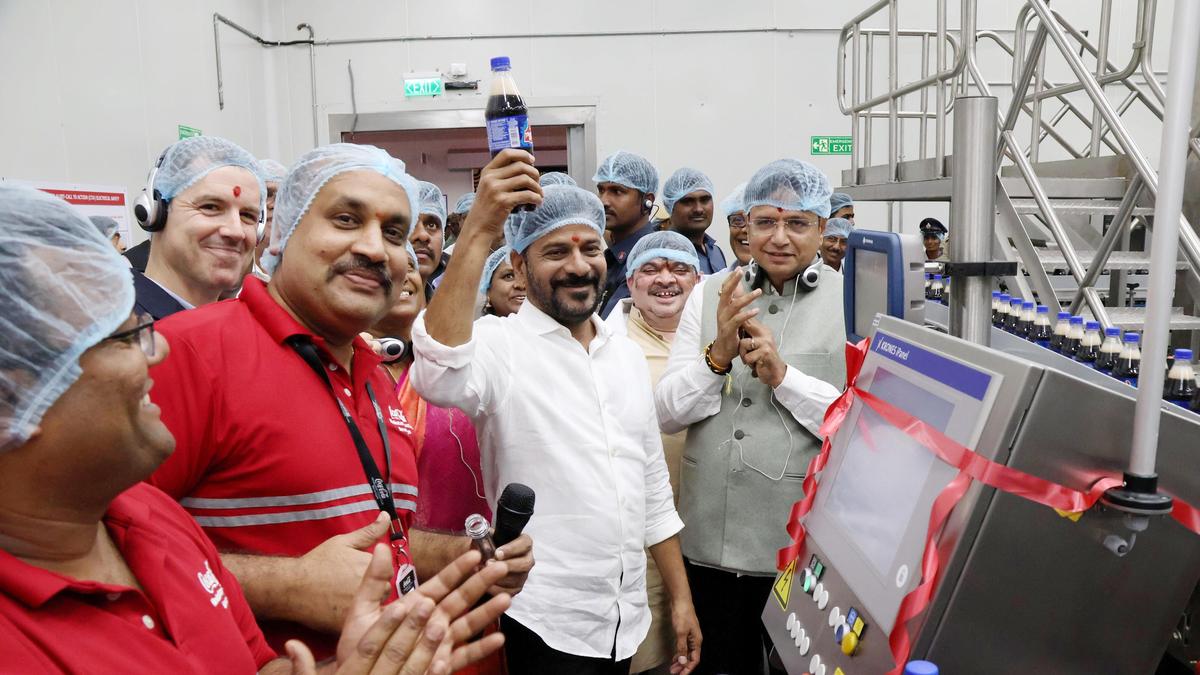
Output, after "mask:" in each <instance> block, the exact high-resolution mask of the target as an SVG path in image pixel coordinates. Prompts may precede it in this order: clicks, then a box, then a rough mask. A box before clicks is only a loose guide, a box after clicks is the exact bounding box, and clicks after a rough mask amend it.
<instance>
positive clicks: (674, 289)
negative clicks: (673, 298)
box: [649, 284, 683, 294]
mask: <svg viewBox="0 0 1200 675" xmlns="http://www.w3.org/2000/svg"><path fill="white" fill-rule="evenodd" d="M649 292H650V293H680V294H682V293H683V287H682V286H680V285H679V284H668V285H662V284H655V285H653V286H651V287H650V291H649Z"/></svg>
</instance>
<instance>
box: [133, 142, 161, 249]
mask: <svg viewBox="0 0 1200 675" xmlns="http://www.w3.org/2000/svg"><path fill="white" fill-rule="evenodd" d="M168 149H169V147H168ZM166 158H167V151H166V150H164V151H163V153H162V154H161V155H159V156H158V160H157V161H155V162H154V166H152V167H150V175H148V176H146V187H144V188H142V194H140V195H138V198H137V199H136V200H134V202H133V219H134V220H136V221H137V224H138V227H140V228H142V229H143V230H145V231H147V232H158V231H160V230H162V229H163V227H164V226H165V225H166V224H167V200H165V199H163V198H162V194H161V193H159V191H158V190H156V189H155V188H154V179H155V178H156V177H157V176H158V170H159V168H161V167H162V163H163V160H165V159H166Z"/></svg>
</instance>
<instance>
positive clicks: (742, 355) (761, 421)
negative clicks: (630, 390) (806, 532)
mask: <svg viewBox="0 0 1200 675" xmlns="http://www.w3.org/2000/svg"><path fill="white" fill-rule="evenodd" d="M830 193H831V190H830V187H829V181H828V179H827V178H826V177H825V175H824V174H822V173H821V172H820V170H819V169H817V168H816V167H814V166H813V165H811V164H807V163H805V162H801V161H798V160H780V161H777V162H772V163H771V164H768V165H767V166H765V167H763V168H762V169H760V170H759V171H758V172H757V173H755V174H754V177H753V178H751V179H750V182H749V184H748V185H747V186H746V190H745V194H744V207H745V211H746V215H747V216H748V219H749V223H748V226H747V231H748V237H749V246H750V253H751V256H752V258H753V260H752V262H751V263H750V265H749V267H748V268H747V270H746V271H745V272H743V270H742V269H741V268H735V269H734V270H732V271H728V272H720V273H718V274H714V275H712V276H710V277H707V278H706V279H705V280H704V281H702V282H701V283H700V285H698V286H697V287H696V289H695V290H694V291H693V292H692V294H691V296H690V297H689V298H688V301H687V304H686V305H685V306H684V310H683V317H682V318H681V319H680V322H679V329H678V332H677V333H676V336H675V341H674V343H673V344H672V345H671V355H670V357H669V358H668V360H667V372H666V373H665V374H664V375H663V376H662V379H661V380H659V383H658V386H657V387H656V388H655V392H654V394H655V396H654V398H655V404H656V406H657V409H658V419H659V422H660V424H661V426H662V430H663V432H664V433H674V432H678V431H680V430H682V429H687V440H686V442H685V444H684V450H683V460H682V462H681V464H680V481H679V482H680V486H679V490H680V494H679V511H680V515H681V516H682V517H683V519H684V522H686V523H688V528H687V529H686V530H684V532H683V536H682V545H683V554H684V556H685V558H686V560H687V572H688V581H689V584H690V586H691V589H692V592H693V594H694V596H695V606H696V613H697V614H698V615H699V617H700V628H701V630H703V631H704V634H705V636H706V637H707V638H708V644H707V647H708V649H706V651H705V653H706V655H708V657H709V658H706V659H705V662H704V663H702V664H701V665H700V668H699V671H698V672H703V673H761V672H763V669H764V667H765V663H764V659H763V656H764V653H765V650H764V646H765V644H766V643H764V642H763V641H762V638H763V635H762V622H761V620H760V619H759V617H760V616H761V614H762V608H763V603H765V602H766V601H767V598H768V596H769V593H770V588H771V583H772V578H773V577H774V573H775V553H776V551H777V550H778V549H779V548H781V547H783V546H785V545H786V544H787V543H788V541H789V540H788V534H787V531H786V529H785V523H786V521H787V515H788V509H789V508H790V507H791V505H792V503H793V502H795V501H796V500H797V499H799V498H800V496H801V495H802V494H803V490H802V488H801V482H802V481H803V479H804V472H805V470H806V468H807V466H808V462H809V460H810V459H811V458H812V457H813V456H814V455H815V454H816V453H817V452H818V451H819V449H820V445H821V439H820V438H819V437H818V436H817V431H818V429H819V428H820V425H821V422H822V420H823V418H824V414H825V410H826V408H828V406H829V404H830V403H832V402H833V400H834V399H835V398H837V396H838V394H839V393H840V390H841V388H842V386H843V384H844V380H845V365H844V359H843V356H842V354H843V345H844V344H845V340H846V331H845V326H844V322H843V319H842V279H841V275H840V274H839V273H837V272H835V271H834V270H833V269H832V268H830V267H828V266H827V265H824V264H823V263H822V262H821V259H820V258H819V257H818V256H817V248H818V246H819V245H820V242H821V232H822V230H823V229H824V226H825V219H826V218H828V217H829V196H830Z"/></svg>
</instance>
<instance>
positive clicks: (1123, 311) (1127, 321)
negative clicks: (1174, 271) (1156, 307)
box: [1108, 307, 1200, 330]
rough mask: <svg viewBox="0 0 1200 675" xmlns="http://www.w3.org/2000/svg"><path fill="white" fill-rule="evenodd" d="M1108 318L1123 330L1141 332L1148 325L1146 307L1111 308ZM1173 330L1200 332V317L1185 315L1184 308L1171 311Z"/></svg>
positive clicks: (1174, 308)
mask: <svg viewBox="0 0 1200 675" xmlns="http://www.w3.org/2000/svg"><path fill="white" fill-rule="evenodd" d="M1108 318H1109V319H1111V320H1112V322H1113V325H1114V326H1117V327H1118V328H1120V329H1121V330H1131V329H1136V330H1141V328H1142V327H1143V326H1145V325H1146V308H1145V307H1109V308H1108ZM1171 330H1200V316H1191V315H1190V314H1184V313H1183V308H1182V307H1173V308H1172V309H1171Z"/></svg>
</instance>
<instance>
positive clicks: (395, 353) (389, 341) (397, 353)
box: [379, 337, 408, 363]
mask: <svg viewBox="0 0 1200 675" xmlns="http://www.w3.org/2000/svg"><path fill="white" fill-rule="evenodd" d="M379 347H380V349H382V350H383V353H382V354H381V355H380V356H382V357H383V362H384V363H391V362H393V361H397V360H399V359H400V357H402V356H404V352H406V351H408V345H407V344H405V342H404V340H400V339H397V338H390V337H385V338H379Z"/></svg>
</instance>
